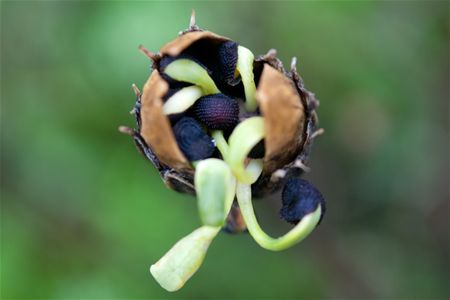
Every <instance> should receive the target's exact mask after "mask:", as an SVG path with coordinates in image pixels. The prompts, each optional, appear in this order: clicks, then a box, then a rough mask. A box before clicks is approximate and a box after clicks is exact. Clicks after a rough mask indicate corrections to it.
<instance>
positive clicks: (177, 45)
mask: <svg viewBox="0 0 450 300" xmlns="http://www.w3.org/2000/svg"><path fill="white" fill-rule="evenodd" d="M203 39H205V40H211V42H217V43H220V42H225V41H228V40H229V39H228V38H226V37H223V36H220V35H218V34H215V33H212V32H210V31H190V32H186V33H183V34H182V35H180V36H179V37H177V38H176V39H174V40H172V41H170V42H168V43H167V44H165V45H164V46H163V47H162V48H161V50H160V51H159V52H160V53H161V56H164V55H169V56H177V55H180V54H181V52H183V51H184V50H185V49H187V48H188V47H189V46H190V45H192V44H193V43H194V42H196V41H199V40H203Z"/></svg>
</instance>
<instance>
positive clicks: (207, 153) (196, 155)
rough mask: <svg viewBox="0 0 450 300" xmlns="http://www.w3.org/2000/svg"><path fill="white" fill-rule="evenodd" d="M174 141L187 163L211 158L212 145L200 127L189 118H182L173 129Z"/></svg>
mask: <svg viewBox="0 0 450 300" xmlns="http://www.w3.org/2000/svg"><path fill="white" fill-rule="evenodd" d="M173 132H174V134H175V139H176V140H177V143H178V146H179V147H180V149H181V151H182V152H183V154H184V155H185V156H186V158H187V159H188V160H189V161H197V160H202V159H205V158H208V157H211V155H212V153H213V152H214V148H215V146H214V143H213V142H212V139H211V138H210V137H209V136H208V135H207V134H206V132H205V131H204V130H203V129H202V127H201V126H200V125H199V124H198V123H197V122H196V121H195V120H194V119H193V118H190V117H184V118H182V119H181V120H179V121H178V122H177V123H176V124H175V126H174V127H173Z"/></svg>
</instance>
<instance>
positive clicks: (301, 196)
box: [280, 178, 326, 224]
mask: <svg viewBox="0 0 450 300" xmlns="http://www.w3.org/2000/svg"><path fill="white" fill-rule="evenodd" d="M282 202H283V207H282V208H281V210H280V217H281V218H282V219H284V220H286V221H287V222H289V223H293V224H297V223H298V222H299V221H300V220H301V219H302V218H303V217H304V216H306V215H307V214H310V213H312V212H314V211H315V210H316V209H317V207H318V206H319V205H320V206H321V209H322V214H321V216H320V220H319V223H320V222H321V221H322V218H323V215H324V213H325V210H326V207H325V199H324V198H323V196H322V194H321V193H320V192H319V191H318V190H317V189H316V188H315V187H314V186H313V185H312V184H311V183H309V182H308V181H306V180H303V179H300V178H291V179H289V181H288V182H287V183H286V185H285V186H284V189H283V193H282Z"/></svg>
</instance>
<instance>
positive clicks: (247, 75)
mask: <svg viewBox="0 0 450 300" xmlns="http://www.w3.org/2000/svg"><path fill="white" fill-rule="evenodd" d="M254 58H255V56H254V55H253V53H252V52H251V51H250V50H249V49H247V48H245V47H242V46H238V60H237V63H236V70H237V71H238V72H239V74H240V75H241V79H242V83H243V85H244V93H245V108H246V109H247V110H248V111H250V112H252V111H255V110H256V108H257V107H258V104H257V103H256V98H255V92H256V85H255V78H254V75H253V60H254Z"/></svg>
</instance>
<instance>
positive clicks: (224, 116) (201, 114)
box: [193, 94, 239, 130]
mask: <svg viewBox="0 0 450 300" xmlns="http://www.w3.org/2000/svg"><path fill="white" fill-rule="evenodd" d="M193 109H194V112H195V114H196V116H197V118H198V119H199V120H200V122H202V123H204V124H205V125H206V127H208V128H209V129H218V130H231V129H233V128H234V127H235V126H236V124H237V122H238V120H239V104H238V103H237V101H236V100H234V99H232V98H230V97H227V96H225V95H224V94H214V95H208V96H203V97H201V98H200V99H198V100H197V102H196V103H195V105H194V107H193Z"/></svg>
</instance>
